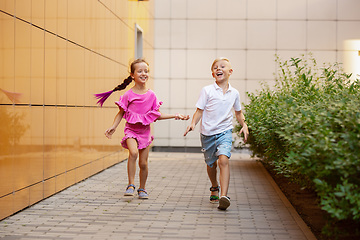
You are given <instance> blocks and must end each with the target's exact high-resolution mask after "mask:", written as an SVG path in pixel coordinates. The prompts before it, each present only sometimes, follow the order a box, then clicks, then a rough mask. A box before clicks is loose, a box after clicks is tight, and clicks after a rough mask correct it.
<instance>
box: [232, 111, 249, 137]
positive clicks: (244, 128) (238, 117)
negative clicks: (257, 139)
mask: <svg viewBox="0 0 360 240" xmlns="http://www.w3.org/2000/svg"><path fill="white" fill-rule="evenodd" d="M235 117H236V120H238V122H239V123H240V125H241V126H242V128H241V130H240V132H239V134H240V135H241V133H243V134H244V143H246V141H247V138H248V136H249V129H248V126H247V124H246V122H245V116H244V114H243V113H242V111H241V110H240V111H235Z"/></svg>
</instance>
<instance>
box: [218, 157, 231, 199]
mask: <svg viewBox="0 0 360 240" xmlns="http://www.w3.org/2000/svg"><path fill="white" fill-rule="evenodd" d="M218 161H219V168H220V190H221V196H227V193H228V189H229V182H230V168H229V158H228V157H227V156H226V155H220V156H219V160H218Z"/></svg>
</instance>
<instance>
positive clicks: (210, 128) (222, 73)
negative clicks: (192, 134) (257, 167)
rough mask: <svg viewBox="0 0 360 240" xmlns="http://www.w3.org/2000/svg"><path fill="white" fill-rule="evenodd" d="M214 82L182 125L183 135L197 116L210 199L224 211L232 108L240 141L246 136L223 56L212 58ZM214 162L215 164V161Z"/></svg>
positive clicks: (243, 122) (227, 62)
mask: <svg viewBox="0 0 360 240" xmlns="http://www.w3.org/2000/svg"><path fill="white" fill-rule="evenodd" d="M211 72H212V76H213V77H214V78H215V83H214V84H212V85H209V86H206V87H204V88H203V89H202V90H201V94H200V97H199V100H198V102H197V103H196V107H197V109H196V111H195V113H194V116H193V118H192V121H191V124H190V125H189V126H188V127H187V128H186V131H185V133H184V136H186V134H187V133H188V132H189V131H192V130H194V129H195V126H196V124H197V123H198V122H199V121H200V119H201V125H200V133H201V134H200V135H201V145H202V152H203V153H204V157H205V162H206V164H207V173H208V176H209V179H210V182H211V185H212V187H211V188H210V191H211V195H210V202H211V203H218V209H220V210H226V209H227V208H228V207H229V206H230V198H229V197H228V196H227V193H228V188H229V180H230V168H229V158H230V156H231V153H230V150H231V145H232V129H233V125H232V120H233V113H232V108H234V110H235V116H236V119H237V120H238V121H239V123H240V124H241V126H242V128H241V130H240V134H241V133H244V142H246V140H247V137H248V135H249V131H248V127H247V125H246V123H245V118H244V115H243V114H242V112H241V105H240V95H239V92H238V91H237V90H236V89H235V88H233V87H231V85H230V84H229V77H230V76H231V74H232V73H233V69H232V68H231V65H230V62H229V60H228V59H226V58H218V59H215V61H214V62H213V64H212V66H211ZM217 162H218V163H217ZM217 165H219V168H220V189H221V195H220V198H219V193H218V192H219V185H218V182H217V178H216V173H217V169H216V168H217Z"/></svg>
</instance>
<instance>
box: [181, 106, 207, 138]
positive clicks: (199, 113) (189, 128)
mask: <svg viewBox="0 0 360 240" xmlns="http://www.w3.org/2000/svg"><path fill="white" fill-rule="evenodd" d="M203 111H204V110H201V109H200V108H197V109H196V111H195V113H194V116H193V118H192V120H191V124H190V125H189V126H187V128H186V131H185V133H184V136H186V134H188V132H190V131H192V130H194V129H195V126H196V124H198V122H199V121H200V119H201V117H202V114H203Z"/></svg>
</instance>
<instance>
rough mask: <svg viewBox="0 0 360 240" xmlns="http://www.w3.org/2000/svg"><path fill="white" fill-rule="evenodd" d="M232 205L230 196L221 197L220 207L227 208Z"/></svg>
mask: <svg viewBox="0 0 360 240" xmlns="http://www.w3.org/2000/svg"><path fill="white" fill-rule="evenodd" d="M229 206H230V198H229V197H227V196H222V197H221V198H220V199H219V206H218V209H220V210H226V209H227V208H228V207H229Z"/></svg>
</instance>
